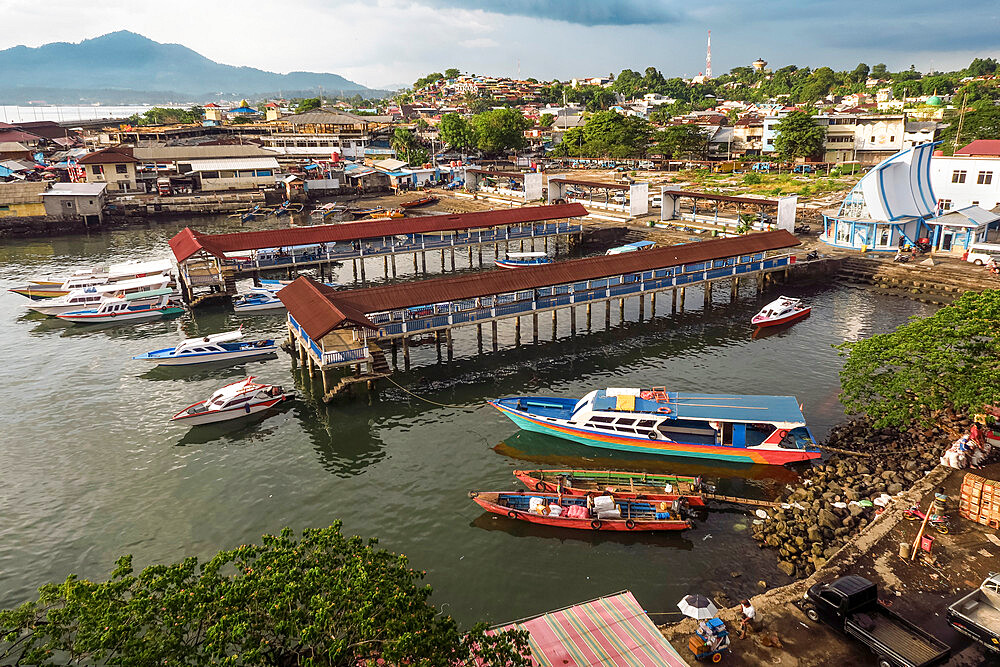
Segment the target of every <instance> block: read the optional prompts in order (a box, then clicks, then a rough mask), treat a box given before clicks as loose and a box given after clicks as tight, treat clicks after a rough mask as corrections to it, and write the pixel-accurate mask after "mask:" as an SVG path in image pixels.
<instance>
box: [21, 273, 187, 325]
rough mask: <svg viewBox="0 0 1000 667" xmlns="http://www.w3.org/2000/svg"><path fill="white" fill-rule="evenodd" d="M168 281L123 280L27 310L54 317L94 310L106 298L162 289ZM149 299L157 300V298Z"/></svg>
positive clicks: (160, 278) (156, 278)
mask: <svg viewBox="0 0 1000 667" xmlns="http://www.w3.org/2000/svg"><path fill="white" fill-rule="evenodd" d="M169 281H170V278H169V277H167V276H165V275H162V274H157V275H155V276H147V277H145V278H135V279H133V280H123V281H121V282H117V283H109V284H107V285H95V286H93V287H85V288H83V289H75V290H72V291H71V292H70V293H69V294H67V295H66V296H58V297H55V298H54V299H44V300H39V301H33V302H31V303H30V304H28V310H33V311H35V312H36V313H41V314H42V315H49V316H52V317H55V316H57V315H59V313H68V312H70V311H74V310H85V309H87V308H96V307H98V306H99V305H100V303H101V301H102V300H104V299H106V298H108V297H109V296H114V295H118V296H126V295H129V294H135V293H136V292H146V291H149V290H159V289H163V288H165V287H166V286H167V283H168V282H169ZM150 298H152V299H159V297H158V296H154V297H150Z"/></svg>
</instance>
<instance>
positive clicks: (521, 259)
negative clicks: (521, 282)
mask: <svg viewBox="0 0 1000 667" xmlns="http://www.w3.org/2000/svg"><path fill="white" fill-rule="evenodd" d="M493 263H494V264H496V265H497V266H499V267H500V268H501V269H520V268H522V267H525V266H542V265H543V264H551V263H552V260H551V259H550V258H549V257H548V256H547V255H546V254H545V253H544V252H508V253H507V254H505V255H504V257H503V259H499V258H497V259H496V260H494V262H493Z"/></svg>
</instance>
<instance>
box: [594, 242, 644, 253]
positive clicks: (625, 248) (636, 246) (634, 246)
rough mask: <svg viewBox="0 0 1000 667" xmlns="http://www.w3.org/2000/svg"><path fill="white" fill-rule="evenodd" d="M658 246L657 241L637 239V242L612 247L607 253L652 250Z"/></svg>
mask: <svg viewBox="0 0 1000 667" xmlns="http://www.w3.org/2000/svg"><path fill="white" fill-rule="evenodd" d="M655 247H656V243H654V242H653V241H636V242H635V243H626V244H625V245H620V246H618V247H617V248H611V249H610V250H608V251H607V252H606V253H604V254H605V255H621V254H623V253H626V252H638V251H640V250H652V249H653V248H655Z"/></svg>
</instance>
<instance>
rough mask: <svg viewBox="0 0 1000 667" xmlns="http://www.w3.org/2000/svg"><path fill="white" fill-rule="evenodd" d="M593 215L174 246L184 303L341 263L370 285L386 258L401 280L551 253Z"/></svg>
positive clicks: (499, 217) (578, 209) (551, 212)
mask: <svg viewBox="0 0 1000 667" xmlns="http://www.w3.org/2000/svg"><path fill="white" fill-rule="evenodd" d="M586 215H587V210H586V209H585V208H584V207H583V206H581V205H580V204H560V205H555V206H528V207H521V208H513V209H504V210H496V211H480V212H475V213H460V214H454V215H434V216H425V217H419V218H403V219H394V220H393V219H390V220H371V221H362V222H353V223H341V224H335V225H316V226H312V227H291V228H288V229H276V230H261V231H253V232H237V233H232V234H203V233H201V232H198V231H195V230H193V229H191V228H189V227H185V228H184V229H182V230H181V231H180V232H178V233H177V235H176V236H174V237H173V238H172V239H170V248H171V250H173V253H174V257H175V259H176V260H177V265H178V268H179V269H180V275H181V282H182V284H183V288H184V289H183V293H184V295H185V297H186V298H187V299H188V300H189V301H192V300H194V298H195V297H194V288H196V287H208V288H210V289H212V290H213V291H217V290H218V289H219V288H220V287H222V288H223V290H222V291H223V292H226V293H230V294H231V293H233V291H234V290H235V286H234V281H235V280H236V279H238V278H243V277H249V276H259V275H260V273H261V271H269V270H285V271H287V272H288V274H289V276H292V275H294V274H296V273H297V272H298V271H299V270H300V269H303V268H316V267H318V268H320V270H321V279H322V270H323V268H324V267H328V266H329V265H330V264H332V263H334V262H344V261H351V262H352V263H353V264H354V270H355V275H356V276H360V279H361V281H362V282H364V281H365V280H366V276H365V260H366V259H368V258H379V257H381V258H383V263H384V266H385V272H386V275H387V276H388V274H389V267H390V263H391V267H392V275H393V276H395V274H396V257H397V256H398V255H409V254H412V255H413V262H414V266H416V265H417V260H418V258H419V259H420V262H421V265H422V269H423V271H424V272H426V271H427V255H426V253H428V252H431V251H440V252H441V260H442V266H443V265H444V257H445V252H446V251H450V252H451V259H452V267H454V266H455V251H456V250H458V249H468V250H469V252H470V253H471V252H472V249H473V248H475V247H477V246H478V247H479V248H482V247H483V246H485V245H494V246H495V247H496V249H497V251H499V248H500V244H504V246H505V248H506V247H509V244H510V243H511V242H517V243H518V244H519V248H518V249H523V247H524V244H525V242H527V243H528V244H529V245H530V247H531V249H532V250H534V249H535V241H536V239H537V240H538V241H540V242H541V243H542V244H543V247H545V248H546V249H547V247H548V239H550V238H552V239H554V240H555V241H556V242H557V243H558V240H559V237H565V238H566V239H567V240H569V239H570V238H572V237H573V236H574V235H576V236H577V237H579V235H580V234H582V232H583V225H582V223H581V222H580V221H579V220H578V219H577V218H581V217H583V216H586Z"/></svg>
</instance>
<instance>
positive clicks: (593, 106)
mask: <svg viewBox="0 0 1000 667" xmlns="http://www.w3.org/2000/svg"><path fill="white" fill-rule="evenodd" d="M617 102H618V98H617V97H615V94H614V93H613V92H611V91H610V90H608V89H607V88H598V89H597V90H595V91H594V92H593V95H592V96H591V98H590V100H588V102H587V111H604V110H605V109H607V108H609V107H611V106H613V105H614V104H617Z"/></svg>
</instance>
